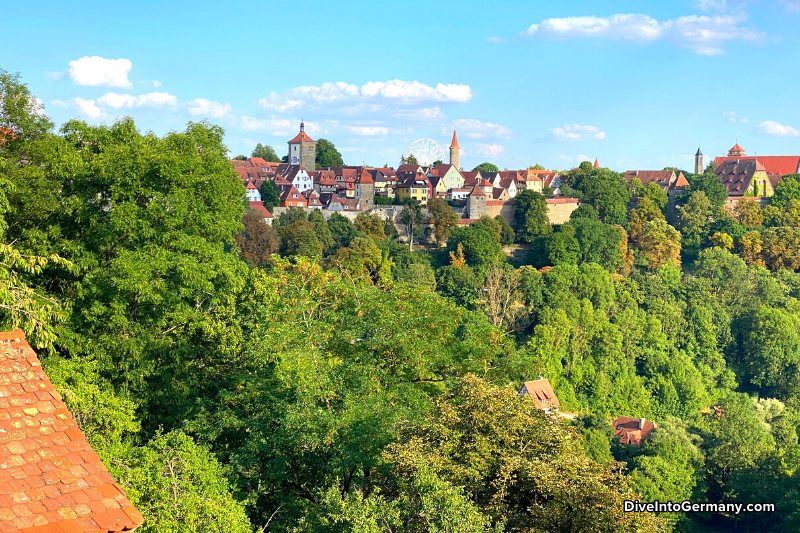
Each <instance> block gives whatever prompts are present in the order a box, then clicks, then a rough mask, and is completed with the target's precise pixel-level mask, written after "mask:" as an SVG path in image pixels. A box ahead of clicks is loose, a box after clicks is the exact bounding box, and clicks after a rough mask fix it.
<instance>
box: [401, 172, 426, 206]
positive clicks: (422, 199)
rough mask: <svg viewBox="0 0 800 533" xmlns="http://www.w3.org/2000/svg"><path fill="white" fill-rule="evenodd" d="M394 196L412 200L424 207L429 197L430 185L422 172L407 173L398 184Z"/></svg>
mask: <svg viewBox="0 0 800 533" xmlns="http://www.w3.org/2000/svg"><path fill="white" fill-rule="evenodd" d="M395 194H396V195H397V197H398V198H400V199H404V198H413V199H414V200H417V201H418V202H419V203H421V204H423V205H425V204H427V203H428V199H429V198H430V197H431V183H430V181H429V180H428V177H427V176H426V175H425V174H423V173H422V172H417V173H413V174H412V173H408V174H406V175H405V176H404V177H403V178H402V182H401V183H398V185H397V188H396V190H395Z"/></svg>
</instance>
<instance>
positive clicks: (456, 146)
mask: <svg viewBox="0 0 800 533" xmlns="http://www.w3.org/2000/svg"><path fill="white" fill-rule="evenodd" d="M458 147H459V146H458V137H456V130H455V129H454V130H453V142H452V143H450V148H458Z"/></svg>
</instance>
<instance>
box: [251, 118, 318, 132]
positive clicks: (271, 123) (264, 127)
mask: <svg viewBox="0 0 800 533" xmlns="http://www.w3.org/2000/svg"><path fill="white" fill-rule="evenodd" d="M241 127H242V129H244V130H247V131H265V132H267V133H270V134H271V135H289V134H292V135H294V134H295V133H297V131H299V127H300V119H299V118H298V119H287V118H276V117H271V118H254V117H248V116H244V117H242V119H241ZM305 127H306V132H307V133H309V134H316V133H317V132H318V131H320V127H319V124H317V123H316V122H307V121H306V122H305Z"/></svg>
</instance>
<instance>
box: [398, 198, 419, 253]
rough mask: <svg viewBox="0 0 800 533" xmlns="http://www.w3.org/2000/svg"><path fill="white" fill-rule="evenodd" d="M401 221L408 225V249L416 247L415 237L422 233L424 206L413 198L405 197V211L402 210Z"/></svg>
mask: <svg viewBox="0 0 800 533" xmlns="http://www.w3.org/2000/svg"><path fill="white" fill-rule="evenodd" d="M400 223H401V224H402V225H404V226H405V227H406V234H407V235H408V249H409V250H413V249H414V237H416V236H419V235H421V234H422V228H421V226H422V207H421V206H420V205H419V202H417V201H416V200H414V199H413V198H404V199H403V211H401V212H400Z"/></svg>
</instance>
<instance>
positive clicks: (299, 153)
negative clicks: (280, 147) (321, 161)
mask: <svg viewBox="0 0 800 533" xmlns="http://www.w3.org/2000/svg"><path fill="white" fill-rule="evenodd" d="M316 159H317V141H315V140H314V139H312V138H311V137H309V136H308V135H307V134H306V127H305V124H304V123H303V121H302V120H301V121H300V133H298V134H297V135H296V136H295V138H294V139H292V140H291V141H289V164H290V165H303V168H305V169H306V170H307V171H311V170H315V168H316Z"/></svg>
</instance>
